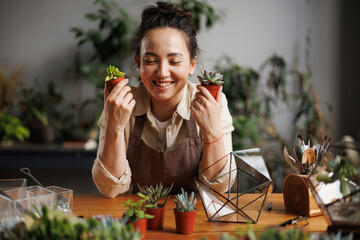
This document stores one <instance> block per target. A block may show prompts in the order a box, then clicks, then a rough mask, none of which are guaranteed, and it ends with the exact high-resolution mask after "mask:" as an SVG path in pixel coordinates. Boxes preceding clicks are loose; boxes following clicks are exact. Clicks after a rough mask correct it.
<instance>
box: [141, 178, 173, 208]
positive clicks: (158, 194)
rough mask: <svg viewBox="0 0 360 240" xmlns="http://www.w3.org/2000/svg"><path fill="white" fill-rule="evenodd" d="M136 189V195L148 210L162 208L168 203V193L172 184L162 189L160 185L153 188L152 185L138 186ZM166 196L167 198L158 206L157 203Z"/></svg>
mask: <svg viewBox="0 0 360 240" xmlns="http://www.w3.org/2000/svg"><path fill="white" fill-rule="evenodd" d="M138 187H139V191H140V192H139V193H138V195H139V196H140V197H141V198H143V199H145V204H146V205H147V206H148V207H149V208H163V207H165V206H166V203H167V202H168V201H169V198H170V195H169V193H170V191H171V189H172V187H173V184H171V186H168V187H164V186H163V185H162V183H160V184H156V186H155V187H154V186H153V185H150V186H143V187H141V186H140V185H139V184H138ZM166 196H167V198H166V199H165V201H164V202H163V203H161V204H160V203H159V201H160V200H161V199H163V198H165V197H166Z"/></svg>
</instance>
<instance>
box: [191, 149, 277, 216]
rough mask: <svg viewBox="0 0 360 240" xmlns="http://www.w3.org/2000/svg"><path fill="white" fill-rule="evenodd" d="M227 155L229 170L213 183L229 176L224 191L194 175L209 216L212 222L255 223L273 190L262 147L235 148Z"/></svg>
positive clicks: (217, 177) (214, 179)
mask: <svg viewBox="0 0 360 240" xmlns="http://www.w3.org/2000/svg"><path fill="white" fill-rule="evenodd" d="M224 158H228V161H230V166H229V168H228V170H227V171H226V173H224V174H221V175H218V176H215V177H214V178H213V179H211V180H210V182H216V181H222V180H221V179H227V180H226V182H227V183H226V184H227V186H226V191H225V192H219V191H218V190H216V189H215V188H214V187H212V186H211V185H209V184H207V183H205V182H204V181H202V180H201V179H200V178H199V177H197V178H195V182H196V184H197V187H198V190H199V193H200V197H201V201H202V203H203V206H204V210H205V212H206V216H207V218H208V220H209V221H211V222H239V223H256V222H257V221H258V220H259V217H260V213H261V211H262V209H263V208H264V206H265V204H266V202H267V200H268V198H269V196H270V193H271V192H272V189H273V186H272V180H271V177H270V174H269V172H268V169H267V167H266V164H265V161H264V159H263V157H262V155H261V151H260V149H259V148H253V149H246V150H240V151H234V152H231V153H229V154H228V155H226V156H224ZM222 159H223V158H222ZM222 159H219V160H218V161H217V162H219V161H221V160H222ZM232 159H234V160H235V163H236V166H234V164H233V163H232V162H233V161H232ZM217 162H216V163H217ZM216 163H214V164H213V165H211V166H210V167H209V168H207V169H205V170H204V171H202V172H201V173H200V174H202V173H205V172H206V171H208V169H210V168H211V167H213V166H214V165H215V164H216ZM200 174H199V175H200Z"/></svg>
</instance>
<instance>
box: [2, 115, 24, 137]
mask: <svg viewBox="0 0 360 240" xmlns="http://www.w3.org/2000/svg"><path fill="white" fill-rule="evenodd" d="M29 136H30V131H29V129H28V128H26V127H25V126H23V125H22V123H21V121H20V119H19V118H17V117H14V116H11V115H10V114H6V113H0V142H5V141H10V140H11V138H12V137H15V138H16V139H18V140H19V141H21V142H23V141H25V139H26V138H29Z"/></svg>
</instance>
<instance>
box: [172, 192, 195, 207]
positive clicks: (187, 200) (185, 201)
mask: <svg viewBox="0 0 360 240" xmlns="http://www.w3.org/2000/svg"><path fill="white" fill-rule="evenodd" d="M174 201H175V204H176V210H177V211H179V212H192V211H194V207H195V205H196V198H195V197H194V192H191V194H190V197H188V193H187V192H186V191H185V190H184V189H183V188H181V194H176V195H175V200H174Z"/></svg>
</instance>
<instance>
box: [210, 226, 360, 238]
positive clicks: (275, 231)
mask: <svg viewBox="0 0 360 240" xmlns="http://www.w3.org/2000/svg"><path fill="white" fill-rule="evenodd" d="M205 239H206V238H205ZM352 239H354V234H353V233H350V234H347V235H346V234H343V233H341V232H338V233H331V234H329V233H326V232H325V233H306V232H304V231H303V230H302V229H298V228H291V229H282V228H278V227H269V228H267V229H265V230H264V231H262V232H259V233H256V234H255V232H254V231H253V230H252V228H251V227H248V230H247V231H241V230H240V229H238V230H237V231H236V232H235V233H231V234H230V233H225V234H223V235H222V236H221V240H352Z"/></svg>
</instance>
